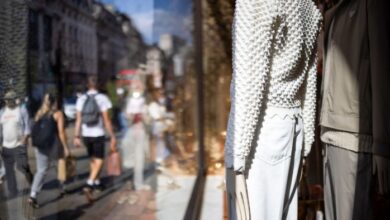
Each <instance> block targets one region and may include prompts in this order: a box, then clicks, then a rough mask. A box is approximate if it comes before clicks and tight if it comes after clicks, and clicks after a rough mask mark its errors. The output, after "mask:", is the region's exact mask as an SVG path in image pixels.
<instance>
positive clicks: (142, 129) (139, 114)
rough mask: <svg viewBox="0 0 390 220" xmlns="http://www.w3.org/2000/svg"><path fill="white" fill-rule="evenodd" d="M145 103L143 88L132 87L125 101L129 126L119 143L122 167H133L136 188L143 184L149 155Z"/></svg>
mask: <svg viewBox="0 0 390 220" xmlns="http://www.w3.org/2000/svg"><path fill="white" fill-rule="evenodd" d="M147 113H148V112H147V105H146V101H145V97H144V95H143V89H142V86H141V87H137V88H135V89H134V91H133V93H132V95H131V97H130V98H129V99H128V101H127V105H126V114H127V118H128V120H129V128H128V130H127V132H126V135H125V137H124V139H123V142H122V144H121V150H122V161H123V167H124V168H132V167H133V168H134V186H135V189H136V190H139V189H141V188H142V187H143V186H144V177H143V173H144V165H145V156H146V155H149V151H150V149H149V135H148V132H147V128H146V127H147V125H146V123H147V121H148V120H147V117H148V116H147Z"/></svg>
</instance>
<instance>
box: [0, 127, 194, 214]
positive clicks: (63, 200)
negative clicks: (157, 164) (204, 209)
mask: <svg viewBox="0 0 390 220" xmlns="http://www.w3.org/2000/svg"><path fill="white" fill-rule="evenodd" d="M66 132H67V136H68V140H69V141H72V140H73V126H69V128H67V130H66ZM69 146H70V148H71V149H70V151H71V153H72V155H74V156H75V157H76V160H77V164H76V172H77V173H76V175H75V176H74V177H73V178H71V179H70V180H69V181H68V183H67V186H66V188H67V190H68V192H69V193H68V194H66V195H65V196H64V197H60V190H59V187H58V183H57V180H56V179H57V170H56V163H53V164H52V165H51V166H50V169H49V171H48V175H47V177H46V180H45V185H44V186H43V189H42V192H41V193H40V194H39V196H38V203H39V204H40V207H39V208H38V209H33V208H32V207H31V206H30V205H29V204H28V203H27V199H28V197H29V187H30V186H29V185H28V184H27V183H26V182H25V180H24V178H23V176H22V175H21V174H20V173H19V172H18V171H16V175H17V182H18V184H19V185H18V188H19V191H20V195H19V196H18V197H16V198H13V199H6V197H5V194H6V193H5V192H6V191H7V189H6V188H7V187H6V182H4V183H3V184H1V185H0V220H6V219H10V220H14V219H15V220H24V219H29V220H30V219H39V220H52V219H53V220H61V219H64V220H65V219H66V220H68V219H85V220H89V219H107V220H108V219H109V220H111V219H113V220H115V219H119V220H122V219H140V220H149V219H162V220H165V219H167V220H175V219H178V220H179V219H182V216H184V213H185V211H186V208H187V203H188V201H189V198H190V195H191V192H192V188H193V185H194V181H195V176H194V175H188V174H187V175H182V174H180V175H177V174H175V173H174V172H171V171H170V170H165V169H159V171H158V172H155V169H154V167H153V166H152V165H151V164H149V165H148V166H146V171H145V174H144V175H145V177H146V180H145V185H147V186H148V187H145V189H143V190H139V191H134V190H132V188H131V185H132V183H131V180H132V175H133V172H132V170H127V171H124V173H123V174H122V175H121V176H120V177H115V178H113V177H108V176H107V175H106V171H105V168H104V169H103V171H102V173H101V181H102V183H103V184H105V185H106V187H107V188H106V189H105V190H104V191H102V192H98V193H95V194H94V197H95V202H94V203H93V204H89V203H88V201H87V200H86V198H85V196H84V194H83V193H82V187H83V186H84V184H85V181H86V179H87V177H88V174H89V160H88V157H87V152H86V149H85V148H83V147H81V148H75V147H73V144H72V143H69ZM33 150H34V149H33V148H32V147H29V148H28V156H29V163H30V166H31V169H32V172H33V173H35V170H36V167H35V156H34V152H33Z"/></svg>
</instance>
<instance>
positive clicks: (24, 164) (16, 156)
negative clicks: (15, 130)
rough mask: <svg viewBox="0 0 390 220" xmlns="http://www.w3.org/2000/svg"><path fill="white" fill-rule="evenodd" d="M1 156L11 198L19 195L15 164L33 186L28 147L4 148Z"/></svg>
mask: <svg viewBox="0 0 390 220" xmlns="http://www.w3.org/2000/svg"><path fill="white" fill-rule="evenodd" d="M1 155H2V158H3V161H4V167H5V178H6V181H7V186H8V192H9V196H10V197H12V196H16V195H17V193H18V187H17V181H16V176H15V169H14V166H15V163H16V168H17V169H18V170H19V171H20V172H21V173H22V174H23V175H24V176H25V178H26V181H27V183H28V184H31V183H32V179H33V174H32V173H31V171H30V166H29V164H28V158H27V147H26V146H19V147H16V148H5V147H3V151H2V153H1Z"/></svg>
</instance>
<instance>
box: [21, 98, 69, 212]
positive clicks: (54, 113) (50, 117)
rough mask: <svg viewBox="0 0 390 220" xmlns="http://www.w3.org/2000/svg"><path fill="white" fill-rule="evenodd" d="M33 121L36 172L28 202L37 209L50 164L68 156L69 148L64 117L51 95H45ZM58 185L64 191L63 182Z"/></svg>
mask: <svg viewBox="0 0 390 220" xmlns="http://www.w3.org/2000/svg"><path fill="white" fill-rule="evenodd" d="M34 121H35V125H34V127H33V131H32V139H33V145H34V147H35V158H36V163H37V172H36V173H35V175H34V181H33V184H32V187H31V192H30V198H29V200H28V201H29V203H30V204H31V205H32V206H33V207H35V208H37V207H38V203H37V195H38V193H39V192H40V191H41V189H42V186H43V184H44V180H45V176H46V175H47V172H48V170H49V165H50V163H51V162H52V161H58V160H59V159H63V158H65V157H67V156H69V147H68V143H67V138H66V133H65V116H64V114H63V113H62V111H60V110H58V105H57V100H56V98H55V96H54V95H53V94H49V93H48V94H45V96H44V98H43V102H42V105H41V107H40V109H39V110H38V112H37V114H36V115H35V119H34ZM35 145H36V146H35ZM60 184H61V190H64V182H60ZM61 193H64V192H61Z"/></svg>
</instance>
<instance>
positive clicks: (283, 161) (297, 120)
mask: <svg viewBox="0 0 390 220" xmlns="http://www.w3.org/2000/svg"><path fill="white" fill-rule="evenodd" d="M257 137H258V139H257V144H256V146H255V149H254V151H253V154H252V157H251V162H250V163H249V165H248V168H249V170H248V173H247V180H246V184H247V192H248V201H249V207H250V216H251V219H252V220H281V219H282V215H283V208H284V206H286V207H287V208H286V209H288V212H287V218H286V219H289V220H292V219H297V218H298V200H297V190H298V189H295V190H294V188H296V187H295V185H296V183H297V178H298V177H297V175H298V171H299V169H300V165H301V164H300V163H301V158H302V147H303V146H302V145H303V120H302V117H301V110H300V108H294V109H284V108H274V107H269V108H268V109H267V110H266V112H265V116H264V121H263V123H262V127H261V129H260V132H259V134H258V135H257ZM291 160H293V161H291ZM290 167H292V168H291V171H292V172H291V174H290V176H291V180H290V181H288V176H289V173H290V172H289V171H290ZM287 189H289V190H287ZM287 191H288V192H287ZM286 194H288V195H287V197H288V198H290V197H291V199H292V200H291V202H290V203H287V202H285V200H286ZM285 204H287V205H285Z"/></svg>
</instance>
